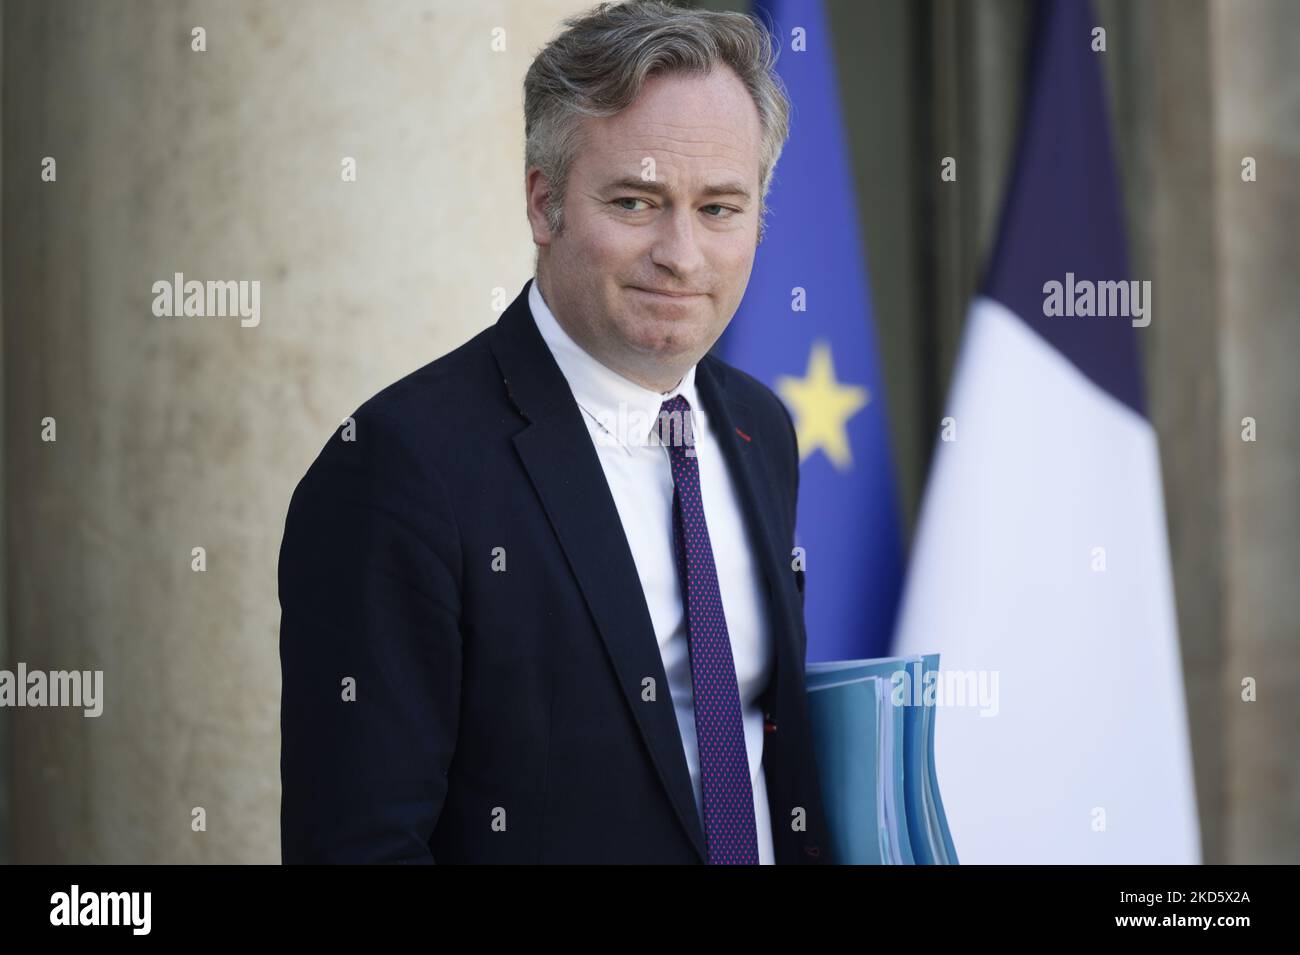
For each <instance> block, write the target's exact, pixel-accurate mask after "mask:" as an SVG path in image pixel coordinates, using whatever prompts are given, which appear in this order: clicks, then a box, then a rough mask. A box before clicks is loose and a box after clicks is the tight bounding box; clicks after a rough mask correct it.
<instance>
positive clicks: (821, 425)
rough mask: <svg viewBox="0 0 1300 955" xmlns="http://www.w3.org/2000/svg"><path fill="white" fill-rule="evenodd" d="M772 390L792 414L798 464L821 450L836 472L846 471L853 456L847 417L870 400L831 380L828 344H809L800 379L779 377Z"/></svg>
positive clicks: (866, 393)
mask: <svg viewBox="0 0 1300 955" xmlns="http://www.w3.org/2000/svg"><path fill="white" fill-rule="evenodd" d="M776 390H777V393H778V394H779V395H780V396H781V397H782V398H784V399H785V402H786V404H788V405H789V406H790V410H791V411H793V412H794V418H795V433H796V434H797V435H798V438H799V462H800V463H801V464H802V463H803V460H804V458H806V457H808V455H810V454H812V453H813V452H814V451H816V450H817V449H818V448H821V449H822V451H824V452H826V456H827V457H828V458H830V459H831V464H833V465H834V466H835V468H836V470H839V471H847V470H849V468H851V467H852V466H853V455H852V454H851V453H850V451H849V436H848V432H847V430H846V426H847V424H848V420H849V418H851V417H853V415H855V414H857V412H859V411H861V410H862V409H863V408H864V407H865V406H866V404H867V402H869V401H870V400H871V393H870V392H869V391H867V389H866V388H862V387H860V386H858V385H847V384H841V383H840V382H838V381H836V380H835V366H834V364H833V363H832V362H831V347H830V345H828V344H827V343H826V342H825V341H824V340H822V339H818V340H817V341H815V342H813V346H812V350H811V351H810V352H809V353H808V371H807V372H806V373H805V374H804V377H802V378H795V377H793V376H791V375H781V376H779V377H778V378H777V379H776Z"/></svg>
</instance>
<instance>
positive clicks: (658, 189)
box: [605, 176, 749, 199]
mask: <svg viewBox="0 0 1300 955" xmlns="http://www.w3.org/2000/svg"><path fill="white" fill-rule="evenodd" d="M615 189H630V190H632V191H634V192H635V191H638V190H639V191H641V192H653V193H654V194H655V195H657V196H665V195H667V194H668V187H667V186H665V185H664V184H663V183H662V182H656V181H655V180H653V179H651V180H646V179H642V178H641V177H640V176H624V177H622V178H621V179H615V180H614V181H612V182H610V183H608V184H606V186H605V191H606V192H609V191H611V190H615ZM700 195H702V196H740V197H741V198H742V199H748V198H749V190H748V189H746V188H745V185H744V183H741V182H718V183H713V184H711V185H707V186H705V187H704V188H703V189H701V190H700Z"/></svg>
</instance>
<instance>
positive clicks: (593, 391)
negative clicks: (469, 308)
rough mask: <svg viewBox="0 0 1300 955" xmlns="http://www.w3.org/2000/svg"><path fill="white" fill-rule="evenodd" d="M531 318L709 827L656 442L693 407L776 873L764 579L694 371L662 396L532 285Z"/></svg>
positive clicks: (765, 836)
mask: <svg viewBox="0 0 1300 955" xmlns="http://www.w3.org/2000/svg"><path fill="white" fill-rule="evenodd" d="M528 306H529V308H530V309H531V311H532V313H533V320H534V321H535V322H536V323H537V329H538V331H540V332H541V333H542V338H544V339H545V340H546V344H547V346H548V347H549V348H550V350H551V354H552V355H554V356H555V361H556V364H558V365H559V366H560V371H561V372H563V373H564V377H565V378H566V379H567V380H568V382H569V388H570V389H571V390H572V392H573V397H574V398H575V399H576V400H577V402H578V407H580V408H581V409H582V411H583V418H584V420H585V421H586V423H587V430H588V431H590V432H591V439H592V442H593V443H594V444H595V447H596V454H597V456H598V457H599V458H600V464H601V467H602V468H603V469H604V471H605V480H606V482H607V483H608V484H609V490H610V493H611V494H612V495H613V498H614V503H615V505H616V506H617V508H618V516H619V518H620V520H621V521H622V523H623V533H624V534H625V535H626V537H627V543H628V547H629V548H630V549H631V551H632V559H633V560H634V561H635V562H636V570H637V574H638V575H639V576H640V578H641V589H642V591H643V592H644V594H645V601H646V606H647V607H648V608H649V610H650V620H651V622H652V623H653V624H654V632H655V638H656V639H657V640H658V641H659V653H660V655H661V656H662V658H663V664H664V673H666V674H667V676H668V688H669V691H670V692H671V694H672V700H673V708H674V711H675V713H676V715H677V726H678V729H679V730H680V731H681V735H682V744H683V746H684V747H685V750H686V763H687V765H688V766H689V768H690V772H691V785H692V786H693V787H694V789H695V805H696V808H697V810H698V811H699V813H700V819H701V824H703V818H704V801H703V789H702V787H701V782H700V756H699V746H698V743H697V740H696V735H695V701H694V692H693V686H692V682H691V664H690V649H689V644H688V638H687V634H686V613H685V607H684V605H683V603H682V592H681V582H680V580H679V577H678V573H677V565H676V558H675V556H674V553H673V476H672V470H671V466H670V463H669V459H668V449H667V448H666V447H664V446H663V445H661V444H659V443H658V442H657V438H655V437H654V436H653V435H652V432H653V430H654V426H655V422H656V420H657V419H658V416H659V408H660V405H662V404H663V403H664V402H665V401H667V400H668V399H669V398H671V397H673V396H674V395H678V394H680V395H682V396H683V397H684V398H685V399H686V400H687V401H688V402H689V403H690V406H691V413H692V415H691V416H692V433H691V434H692V437H693V439H694V441H695V450H696V454H697V460H698V462H699V469H700V495H701V498H702V499H703V502H704V513H705V522H706V523H707V525H708V529H709V541H710V543H711V545H712V548H713V560H714V563H715V564H716V565H717V570H718V588H719V590H720V591H721V594H722V609H723V612H724V613H725V615H726V618H727V633H728V634H729V635H730V637H731V655H732V658H733V659H734V661H735V664H736V684H737V686H738V687H739V689H740V707H741V718H742V720H743V721H744V727H745V750H746V753H747V754H748V756H749V777H750V781H751V784H752V786H753V789H754V820H755V822H756V824H757V828H758V859H759V862H760V863H762V864H771V863H772V862H774V861H775V859H774V853H773V849H772V817H771V813H770V811H769V809H768V804H767V783H766V777H765V776H764V774H763V711H762V708H761V707H760V705H759V702H758V697H759V695H760V694H761V693H762V692H763V691H764V690H765V689H766V688H767V685H768V681H769V680H770V678H771V675H772V639H771V634H770V632H769V626H768V620H767V613H766V610H765V603H764V596H763V590H762V587H761V583H760V580H761V570H760V568H759V567H758V566H757V565H756V564H755V561H754V559H753V551H752V550H751V548H750V546H749V538H748V536H747V532H746V530H745V521H744V517H743V515H742V512H741V507H740V501H739V499H738V497H737V494H736V489H735V487H734V485H733V483H732V479H731V475H730V473H729V472H728V470H727V466H726V462H725V461H724V460H723V457H722V449H721V448H720V447H719V446H718V442H717V439H716V438H715V437H714V435H713V432H712V431H711V430H709V424H708V415H707V413H706V409H705V408H704V406H703V403H702V402H701V401H700V398H699V395H698V394H696V391H695V366H694V365H692V366H691V368H690V369H689V370H688V371H687V372H686V374H685V375H684V376H683V377H682V380H681V381H680V382H678V384H677V387H676V388H674V389H673V390H672V391H666V392H664V393H662V394H660V393H659V392H657V391H653V390H651V389H649V388H645V387H643V386H641V385H639V384H637V383H636V382H634V381H631V380H629V379H627V378H624V377H623V376H622V375H620V374H618V373H617V372H615V371H613V370H611V369H610V368H607V367H606V366H605V365H603V364H601V363H600V362H599V361H597V360H596V359H595V358H593V357H592V356H591V355H589V354H588V353H587V352H585V351H584V350H583V349H582V347H581V346H580V345H578V343H577V342H575V341H574V340H573V339H572V338H570V337H569V335H568V333H567V332H565V330H564V329H563V328H562V327H561V326H560V323H559V322H558V321H556V319H555V316H554V314H552V312H551V310H550V308H549V307H547V304H546V302H545V301H544V300H543V299H542V295H541V292H540V290H539V289H538V287H537V280H536V278H535V277H534V279H533V282H532V285H531V286H530V287H529V289H528Z"/></svg>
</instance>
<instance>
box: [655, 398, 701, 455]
mask: <svg viewBox="0 0 1300 955" xmlns="http://www.w3.org/2000/svg"><path fill="white" fill-rule="evenodd" d="M655 432H656V433H657V434H658V435H659V443H660V444H662V445H664V446H665V447H667V448H669V449H670V450H672V449H681V448H685V449H687V453H689V454H691V455H692V456H694V453H695V434H694V432H693V431H692V430H691V403H690V402H689V401H687V400H686V399H685V398H683V397H682V396H681V395H674V396H673V397H672V398H669V399H668V400H667V401H665V402H664V403H663V404H662V405H660V406H659V420H658V421H656V422H655Z"/></svg>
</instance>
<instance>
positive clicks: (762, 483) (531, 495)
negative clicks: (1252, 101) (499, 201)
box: [280, 2, 830, 863]
mask: <svg viewBox="0 0 1300 955" xmlns="http://www.w3.org/2000/svg"><path fill="white" fill-rule="evenodd" d="M568 25H569V30H568V31H567V32H566V33H564V34H562V35H561V36H559V37H557V38H556V40H554V41H552V43H551V44H550V45H549V46H548V47H547V48H546V49H544V50H543V51H542V53H540V54H539V55H538V57H537V60H536V61H535V62H534V64H533V66H532V68H530V70H529V74H528V78H527V79H526V81H525V111H526V116H527V128H528V161H527V162H526V167H527V169H526V188H527V198H528V216H529V221H530V225H531V227H532V232H533V238H534V242H535V243H536V245H537V247H538V250H539V255H538V264H537V275H536V278H535V279H534V280H532V281H530V282H528V283H526V284H525V285H524V288H523V290H522V291H521V292H520V293H519V295H518V296H517V297H516V298H515V300H514V301H513V303H512V304H511V305H510V306H509V307H508V308H507V309H506V311H505V313H504V314H503V315H502V316H501V318H500V320H499V321H498V322H497V323H496V324H495V325H493V326H492V327H490V328H488V329H487V330H485V331H483V332H482V333H480V334H479V335H477V336H475V337H474V338H472V339H471V340H470V341H468V342H467V343H465V344H464V345H462V346H461V347H459V348H457V349H456V350H454V351H452V352H451V353H450V354H447V355H445V356H443V357H442V358H440V359H438V360H436V361H434V362H432V363H430V364H428V365H426V366H425V367H424V368H421V369H420V370H418V371H416V372H414V373H413V374H411V375H409V376H407V377H406V378H403V379H402V380H400V381H398V382H397V383H395V384H393V385H391V386H389V387H388V388H386V389H384V390H383V391H382V392H380V393H379V394H378V395H376V396H375V397H373V398H371V399H370V400H369V401H367V402H366V403H365V404H363V405H362V406H361V408H360V409H358V410H357V412H356V413H355V414H354V415H353V416H352V418H351V419H350V420H349V421H347V422H345V424H344V426H343V427H342V428H340V430H339V433H338V434H336V435H335V436H334V437H332V438H331V439H330V441H329V442H328V444H327V445H326V446H325V448H324V450H323V451H322V452H321V454H320V455H319V457H318V458H317V459H316V461H315V462H314V463H313V464H312V466H311V468H310V470H309V471H308V472H307V475H306V476H305V477H304V478H303V479H302V481H301V483H300V484H299V486H298V488H297V490H296V491H295V493H294V496H293V500H292V502H291V504H290V508H289V514H288V518H287V521H286V526H285V535H284V543H283V546H282V550H281V555H280V601H281V606H282V611H283V613H282V622H281V661H282V667H283V697H282V745H283V750H282V760H281V775H282V782H283V801H282V808H281V835H282V849H283V857H284V860H285V861H286V862H298V861H304V862H308V861H357V862H365V861H392V862H440V863H445V862H610V863H619V862H665V863H674V862H676V863H692V862H710V863H757V862H781V863H816V862H827V861H830V860H829V858H828V853H829V843H828V839H827V835H826V831H825V818H824V810H823V807H822V802H821V794H820V791H819V786H818V777H817V767H816V762H815V759H814V755H813V751H812V741H811V734H810V728H809V720H808V712H807V705H806V699H805V693H804V685H803V683H804V657H805V653H806V648H807V634H806V632H805V630H804V625H803V572H802V570H795V569H792V561H791V551H792V548H793V540H794V527H795V510H796V500H797V492H798V483H799V470H798V461H799V456H798V448H797V444H796V437H795V431H794V428H793V425H792V423H791V419H790V416H789V414H788V413H787V412H786V410H785V407H784V406H783V405H782V404H781V402H780V400H779V399H778V398H777V397H776V396H775V395H774V394H773V393H772V392H771V391H770V390H769V389H768V388H766V387H765V386H764V385H762V384H761V383H759V382H758V381H756V380H754V379H753V378H751V377H749V376H748V375H746V374H744V373H743V372H741V371H738V370H737V369H734V368H732V367H730V366H728V365H726V364H724V363H723V362H722V361H720V360H718V359H717V358H716V357H714V356H712V355H710V354H708V351H709V349H710V347H711V346H712V345H713V344H714V342H716V340H717V338H718V337H719V336H720V335H721V334H722V331H723V330H724V329H725V327H726V325H727V323H728V322H729V321H730V320H731V317H732V316H733V315H734V314H735V312H736V309H737V307H738V306H739V303H740V299H741V297H742V296H743V294H744V289H745V286H746V284H747V283H748V279H749V273H750V269H751V267H752V264H753V256H754V251H755V246H756V244H757V241H758V239H759V237H760V236H761V232H762V211H763V210H762V198H763V197H764V196H765V195H766V191H767V185H768V183H769V182H770V177H771V172H772V168H773V166H774V165H775V162H776V157H777V155H779V152H780V145H781V143H783V142H784V139H785V135H786V130H787V122H788V121H787V106H786V104H785V100H784V97H783V96H782V95H781V93H780V90H779V87H777V86H776V85H775V84H773V83H772V80H771V59H770V57H771V51H770V49H769V48H768V41H767V37H766V33H765V32H763V28H762V27H761V26H759V25H758V24H756V23H755V22H754V21H752V20H751V19H749V18H747V17H743V16H741V15H738V14H716V13H707V12H700V11H686V10H681V9H678V8H674V7H669V6H666V5H663V4H659V3H654V2H635V3H630V4H625V5H622V6H618V7H607V6H602V8H600V9H597V10H596V11H593V12H592V13H590V14H588V15H586V16H585V17H581V18H574V19H572V20H570V21H568ZM597 57H598V58H599V62H600V64H601V69H600V70H595V69H593V68H592V65H591V61H592V59H593V58H597ZM692 65H694V66H695V67H696V68H694V69H691V67H692ZM701 65H703V68H699V67H700V66H701ZM561 80H563V82H561ZM579 106H581V107H582V109H578V108H577V107H579ZM593 110H594V112H593ZM566 123H570V124H571V125H568V126H566ZM575 135H576V138H575ZM578 143H580V144H581V148H577V144H578ZM647 171H649V172H650V175H648V176H647V175H646V173H647ZM638 203H641V204H644V208H635V206H636V204H638Z"/></svg>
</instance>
